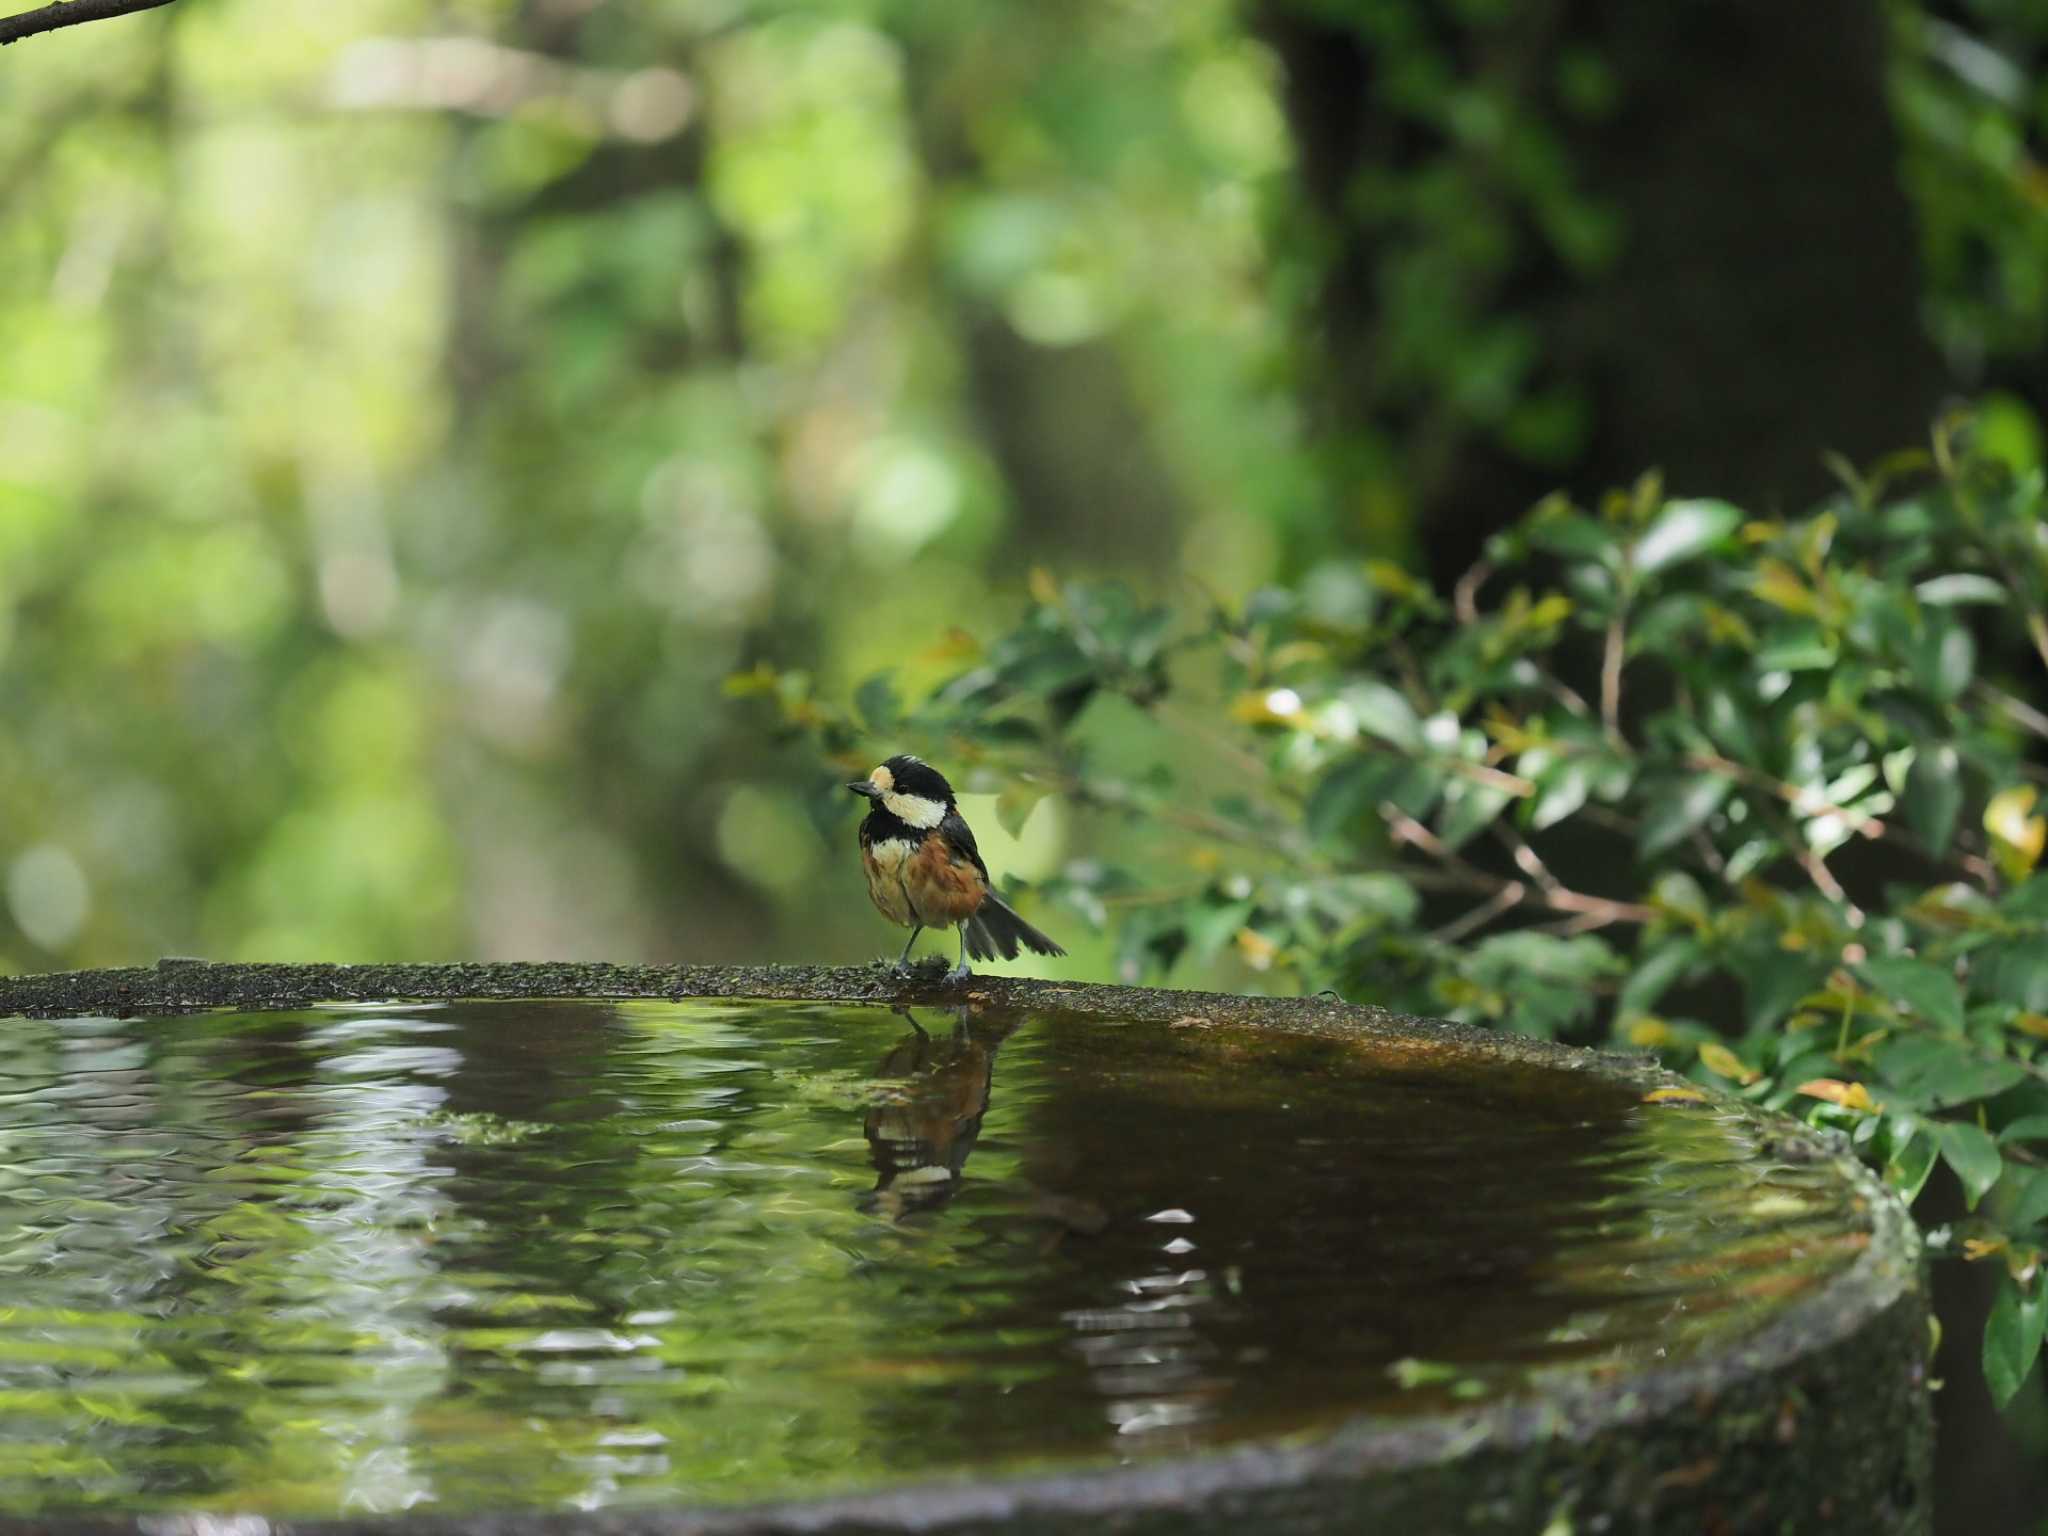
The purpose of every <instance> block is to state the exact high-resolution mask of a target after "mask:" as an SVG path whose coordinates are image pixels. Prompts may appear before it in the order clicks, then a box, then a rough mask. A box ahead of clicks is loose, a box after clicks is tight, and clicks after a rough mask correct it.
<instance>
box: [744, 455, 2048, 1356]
mask: <svg viewBox="0 0 2048 1536" xmlns="http://www.w3.org/2000/svg"><path fill="white" fill-rule="evenodd" d="M1921 458H1922V460H1924V465H1923V467H1921V468H1918V469H1916V470H1914V471H1913V472H1912V474H1913V475H1917V476H1918V478H1917V479H1916V478H1912V476H1911V475H1908V474H1906V473H1905V472H1903V471H1900V470H1897V469H1896V468H1895V469H1894V470H1892V471H1888V472H1887V473H1886V475H1885V476H1884V477H1882V479H1880V478H1879V477H1875V476H1872V477H1857V476H1854V475H1853V473H1852V475H1851V477H1850V485H1849V488H1848V489H1847V490H1846V491H1845V492H1844V493H1843V494H1842V495H1839V496H1837V497H1834V498H1832V499H1830V500H1829V501H1828V502H1826V503H1824V504H1823V505H1821V506H1819V507H1817V508H1815V509H1814V510H1813V511H1812V512H1811V513H1810V514H1809V515H1807V516H1805V517H1802V518H1794V519H1786V520H1765V519H1760V518H1752V517H1750V516H1748V515H1747V514H1745V513H1744V512H1742V511H1741V510H1740V509H1738V508H1736V507H1734V506H1731V505H1729V504H1727V503H1724V502H1718V501H1710V500H1674V499H1671V498H1668V497H1666V496H1665V495H1664V494H1663V491H1662V489H1661V487H1660V486H1659V484H1658V482H1657V481H1656V479H1655V478H1654V477H1649V476H1646V477H1644V478H1643V479H1642V480H1640V481H1638V482H1637V483H1636V484H1635V485H1634V486H1633V487H1631V488H1629V489H1628V490H1626V491H1623V492H1618V493H1616V494H1614V495H1612V496H1609V497H1607V498H1605V499H1604V500H1603V501H1602V502H1601V503H1600V504H1599V505H1598V506H1596V507H1592V508H1585V507H1580V506H1577V505H1574V504H1572V503H1570V502H1569V501H1567V500H1565V499H1563V498H1553V499H1551V500H1550V501H1547V502H1545V503H1544V504H1542V505H1541V506H1539V507H1537V508H1536V509H1534V510H1533V511H1532V512H1531V513H1530V514H1529V515H1528V517H1526V518H1525V519H1524V520H1523V521H1522V522H1521V523H1520V524H1518V525H1516V526H1515V527H1513V528H1511V529H1510V530H1508V531H1507V532H1505V533H1503V534H1501V535H1499V536H1498V537H1496V538H1495V539H1494V540H1493V541H1491V543H1490V544H1489V546H1488V548H1487V550H1486V551H1485V555H1484V558H1483V559H1482V560H1481V561H1480V562H1479V563H1478V564H1476V565H1475V566H1474V567H1473V568H1472V569H1471V570H1470V571H1468V572H1467V574H1466V575H1465V577H1464V578H1463V579H1461V580H1460V581H1459V582H1457V583H1456V585H1455V586H1454V588H1453V589H1452V590H1451V592H1450V593H1448V594H1445V595H1440V594H1438V593H1436V592H1434V591H1432V590H1431V589H1429V588H1428V587H1427V586H1426V585H1424V584H1423V583H1422V582H1420V581H1419V580H1418V579H1417V578H1415V577H1414V576H1413V575H1411V574H1409V573H1408V572H1406V571H1403V570H1401V569H1399V568H1397V567H1394V566H1391V565H1387V564H1385V563H1383V562H1367V563H1364V564H1362V565H1360V566H1356V567H1353V568H1350V569H1348V570H1344V569H1333V568H1325V569H1324V570H1322V571H1319V572H1317V573H1316V576H1315V578H1314V580H1313V583H1311V584H1305V585H1304V587H1303V588H1302V589H1301V590H1293V589H1287V588H1278V589H1272V590H1268V591H1262V592H1258V593H1254V594H1250V595H1249V596H1247V597H1246V598H1245V599H1244V601H1243V602H1242V603H1241V604H1237V605H1233V604H1226V603H1222V602H1212V603H1211V605H1210V607H1209V608H1208V609H1207V610H1206V611H1204V612H1201V613H1197V614H1192V615H1182V614H1176V613H1174V612H1172V611H1170V610H1168V609H1166V608H1164V607H1161V606H1156V605H1150V604H1147V603H1145V602H1143V601H1141V600H1140V599H1138V598H1137V597H1136V596H1135V595H1133V594H1132V593H1131V592H1129V591H1128V590H1126V589H1124V588H1121V587H1117V586H1092V585H1086V584H1078V583H1077V584H1070V585H1065V586H1062V585H1060V584H1059V583H1057V582H1055V581H1053V580H1052V579H1051V578H1050V577H1049V576H1045V575H1042V574H1041V575H1038V576H1036V577H1034V580H1033V583H1032V591H1033V595H1034V597H1035V598H1036V599H1037V604H1036V606H1035V607H1034V608H1033V610H1032V611H1031V613H1030V614H1029V615H1028V617H1027V618H1026V619H1025V620H1024V621H1023V622H1022V623H1021V624H1020V625H1019V626H1018V627H1017V628H1016V629H1014V630H1012V631H1011V632H1010V633H1008V634H1004V635H1000V636H997V637H995V638H994V639H993V640H991V641H990V642H989V644H988V646H987V647H986V649H985V650H983V651H981V652H980V653H978V654H977V655H975V656H974V657H973V658H972V660H971V661H970V662H969V663H968V664H967V665H966V667H965V669H964V670H962V671H960V672H959V673H957V674H956V675H954V676H951V677H948V678H943V679H939V680H937V681H936V684H935V686H933V687H931V688H930V689H929V690H928V691H926V692H925V693H924V694H923V695H922V696H921V697H920V699H919V700H918V701H917V702H915V703H914V704H912V705H911V706H909V707H906V706H905V705H904V703H903V701H902V700H901V699H900V698H899V697H898V694H897V691H896V685H895V683H894V682H893V681H892V680H891V679H889V678H886V677H885V678H874V679H869V680H868V681H867V682H866V683H864V684H863V685H862V686H861V688H860V690H859V692H858V694H857V695H856V700H855V707H854V709H853V710H851V711H848V710H845V709H841V708H837V707H835V706H834V705H833V704H831V703H830V702H828V701H824V700H820V699H819V698H817V697H816V696H815V693H814V692H813V691H812V690H811V689H810V687H809V685H808V683H807V681H799V680H796V679H792V678H789V677H784V676H776V675H773V674H766V673H752V674H747V675H746V676H745V677H744V678H741V679H738V680H736V688H737V691H741V692H755V693H761V694H764V695H772V696H774V697H775V698H776V699H778V700H779V701H780V703H781V706H782V709H783V717H784V720H785V722H786V723H787V724H788V725H789V727H790V728H791V729H792V730H794V731H798V732H800V733H801V734H803V735H804V736H805V737H806V738H807V739H808V740H809V742H810V744H811V746H812V748H813V749H814V750H822V751H823V752H824V754H825V755H827V756H828V757H833V758H834V770H833V771H834V773H835V774H837V773H838V772H839V770H841V769H844V770H848V771H853V772H858V771H860V770H861V769H863V768H864V767H865V766H866V765H867V764H868V763H869V762H872V761H873V760H875V758H876V757H878V756H881V755H886V753H887V752H889V751H896V750H904V749H911V750H921V751H923V752H925V753H926V754H927V755H929V756H932V757H934V758H937V759H941V760H943V761H945V762H946V763H947V764H949V765H950V766H953V767H954V768H955V769H956V779H957V778H961V777H964V779H965V780H966V787H967V788H968V789H970V790H973V789H983V790H991V789H993V790H1000V791H1001V792H1002V797H1001V798H1000V799H999V801H998V814H999V815H1000V816H1002V817H1003V820H1004V824H1005V825H1006V826H1010V827H1011V828H1012V830H1015V829H1016V827H1017V826H1020V825H1021V821H1022V817H1023V816H1024V815H1026V814H1028V812H1029V810H1030V808H1031V806H1032V805H1033V804H1034V803H1035V801H1036V798H1038V797H1042V796H1044V795H1047V794H1051V795H1056V796H1058V797H1060V798H1061V799H1062V800H1063V801H1064V802H1065V804H1066V806H1067V808H1068V812H1069V815H1070V816H1072V817H1074V818H1077V820H1078V822H1079V824H1078V826H1077V827H1076V835H1075V836H1074V838H1073V844H1072V845H1073V846H1074V847H1075V849H1076V850H1077V851H1079V852H1081V854H1082V856H1079V857H1076V858H1074V859H1072V860H1071V861H1070V862H1069V863H1067V864H1066V865H1065V866H1064V867H1063V868H1061V869H1059V870H1058V871H1057V872H1056V873H1054V874H1052V875H1051V876H1050V877H1048V878H1046V879H1044V880H1043V881H1041V882H1040V883H1039V885H1038V888H1037V890H1036V891H1034V892H1031V893H1029V894H1028V895H1027V896H1026V897H1025V898H1024V899H1026V900H1027V901H1028V900H1038V901H1051V902H1055V903H1059V904H1062V905H1064V906H1066V907H1068V908H1069V909H1071V910H1072V911H1073V912H1074V913H1077V914H1079V915H1080V916H1082V917H1083V918H1085V919H1086V920H1087V921H1089V922H1091V923H1094V924H1096V925H1098V926H1100V927H1101V928H1102V929H1103V930H1104V932H1105V940H1104V943H1105V946H1106V948H1107V951H1108V963H1109V964H1110V965H1112V966H1113V967H1114V969H1115V970H1116V971H1117V973H1118V974H1120V975H1121V976H1123V977H1124V978H1126V979H1129V980H1134V981H1135V980H1144V979H1151V978H1163V977H1166V976H1168V975H1170V974H1174V973H1176V972H1183V973H1184V972H1185V971H1187V970H1188V969H1191V968H1196V967H1202V968H1206V971H1207V977H1206V979H1209V980H1212V981H1220V982H1222V983H1223V984H1226V985H1233V986H1239V987H1244V986H1255V987H1266V986H1289V987H1299V988H1300V989H1302V990H1304V991H1320V990H1322V989H1325V988H1335V989H1337V990H1338V991H1339V992H1341V993H1344V994H1345V995H1350V996H1356V997H1360V998H1362V999H1367V1000H1370V1001H1373V1002H1376V1003H1380V1004H1383V1005H1385V1006H1387V1007H1390V1008H1394V1009H1397V1010H1400V1011H1404V1012H1410V1013H1418V1014H1436V1015H1440V1016H1446V1017H1451V1018H1457V1019H1462V1020H1466V1021H1470V1022H1478V1023H1487V1024H1494V1025H1498V1026H1501V1027H1504V1028H1508V1029H1514V1030H1519V1031H1523V1032H1526V1033H1531V1034H1538V1035H1557V1036H1565V1037H1568V1038H1573V1039H1578V1040H1584V1041H1588V1042H1594V1041H1604V1042H1606V1043H1609V1044H1616V1045H1621V1046H1624V1047H1628V1048H1633V1049H1650V1050H1655V1051H1658V1052H1660V1053H1662V1054H1663V1055H1664V1057H1665V1058H1666V1059H1667V1060H1668V1061H1669V1062H1670V1063H1671V1064H1672V1065H1674V1066H1677V1067H1680V1068H1682V1069H1685V1070H1687V1071H1690V1072H1691V1073H1692V1074H1693V1075H1694V1076H1695V1077H1698V1078H1700V1079H1702V1080H1705V1081H1715V1082H1718V1083H1719V1084H1720V1086H1722V1087H1723V1088H1726V1089H1728V1090H1729V1091H1735V1092H1740V1093H1743V1094H1745V1095H1747V1096H1749V1097H1752V1098H1756V1099H1759V1100H1761V1101H1763V1102H1766V1103H1769V1104H1772V1105H1774V1106H1777V1107H1782V1108H1786V1109H1790V1110H1794V1111H1797V1112H1799V1113H1802V1114H1804V1115H1805V1116H1806V1118H1808V1119H1809V1120H1810V1121H1813V1122H1815V1123H1817V1124H1822V1125H1828V1126H1833V1127H1836V1128H1839V1129H1841V1130H1843V1131H1844V1132H1846V1133H1847V1134H1849V1135H1850V1137H1851V1138H1852V1141H1853V1144H1854V1145H1856V1146H1857V1147H1859V1148H1860V1149H1861V1150H1862V1151H1863V1152H1864V1153H1865V1155H1866V1156H1868V1157H1869V1158H1870V1159H1871V1160H1872V1161H1873V1162H1874V1163H1876V1164H1877V1165H1878V1166H1879V1167H1880V1168H1881V1169H1882V1170H1883V1171H1884V1173H1885V1175H1886V1177H1887V1178H1889V1179H1890V1180H1891V1182H1892V1183H1893V1184H1894V1186H1895V1187H1896V1188H1898V1189H1899V1190H1900V1192H1901V1193H1902V1194H1904V1195H1905V1196H1907V1197H1908V1198H1911V1197H1913V1196H1915V1195H1917V1194H1918V1192H1919V1190H1920V1188H1921V1186H1922V1185H1923V1184H1924V1182H1925V1181H1926V1179H1927V1178H1928V1177H1929V1175H1930V1173H1931V1172H1932V1170H1933V1169H1935V1168H1936V1167H1938V1166H1941V1165H1943V1164H1946V1165H1947V1166H1948V1167H1949V1168H1950V1169H1951V1170H1952V1171H1953V1173H1954V1174H1955V1176H1956V1177H1957V1179H1958V1180H1959V1181H1960V1182H1961V1184H1962V1187H1963V1189H1964V1192H1965V1195H1966V1197H1967V1198H1968V1200H1969V1201H1970V1203H1971V1207H1972V1212H1973V1214H1972V1215H1971V1217H1970V1219H1969V1220H1968V1221H1967V1222H1966V1223H1964V1224H1963V1225H1962V1226H1961V1227H1959V1228H1958V1229H1957V1232H1958V1235H1959V1238H1960V1241H1961V1245H1962V1246H1961V1247H1960V1249H1959V1250H1958V1252H1959V1253H1960V1255H1961V1256H1963V1257H1965V1258H1971V1259H1975V1260H1978V1261H1980V1262H1988V1261H1993V1260H1996V1261H1999V1262H2002V1263H2004V1264H2005V1266H2006V1269H2007V1277H2006V1280H2005V1281H2004V1282H2003V1284H2004V1286H2005V1287H2006V1289H2004V1290H2002V1291H2001V1296H2002V1298H2004V1299H2003V1300H2002V1302H2001V1306H2002V1308H2003V1310H2002V1311H2001V1312H2000V1314H1999V1317H2000V1319H2002V1320H2001V1321H1999V1322H1998V1324H1997V1326H1995V1327H1994V1329H1993V1330H1992V1332H1991V1333H1990V1334H1988V1335H1987V1339H1986V1350H1987V1355H1986V1364H1987V1372H1988V1374H1989V1377H1990V1379H1991V1380H1992V1382H1993V1384H1994V1386H1995V1387H1996V1388H1997V1389H1998V1390H1999V1391H2001V1392H2004V1393H2006V1394H2007V1395H2009V1394H2010V1391H2012V1390H2015V1389H2016V1388H2017V1384H2018V1382H2019V1381H2020V1380H2021V1379H2023V1378H2024V1376H2025V1374H2026V1369H2027V1367H2028V1365H2029V1364H2030V1362H2031V1360H2032V1359H2033V1357H2034V1353H2035V1352H2036V1351H2038V1349H2039V1347H2040V1344H2041V1337H2042V1334H2043V1332H2044V1331H2048V1279H2044V1278H2043V1277H2042V1275H2041V1274H2040V1270H2041V1263H2040V1258H2041V1255H2042V1254H2043V1253H2044V1252H2048V1166H2044V1165H2043V1158H2044V1153H2048V873H2044V872H2043V870H2044V858H2048V807H2044V805H2043V797H2044V793H2048V791H2044V789H2043V783H2044V781H2048V767H2044V766H2043V763H2042V762H2041V760H2040V758H2041V754H2042V751H2043V745H2042V744H2043V742H2044V741H2048V713H2044V712H2043V711H2042V710H2040V709H2039V708H2037V707H2036V706H2035V705H2033V704H2031V703H2029V702H2028V700H2029V699H2030V698H2032V697H2034V696H2036V695H2037V694H2038V693H2039V691H2040V685H2041V680H2042V665H2043V661H2044V660H2048V658H2044V656H2043V655H2042V650H2043V648H2044V636H2048V620H2044V619H2043V618H2042V617H2041V615H2043V614H2044V613H2048V553H2044V551H2043V547H2042V545H2041V543H2040V539H2039V530H2040V528H2041V527H2042V525H2043V523H2044V521H2048V482H2044V476H2043V474H2042V472H2041V469H2040V468H2039V467H2038V466H2032V467H2029V466H2021V467H2018V468H2015V467H2014V466H2012V465H2010V464H2007V463H2003V462H2001V461H1999V460H1996V459H1992V458H1988V457H1985V456H1983V455H1981V454H1978V453H1975V452H1973V451H1972V449H1971V447H1970V445H1969V437H1968V433H1967V430H1966V429H1964V428H1961V427H1959V426H1957V425H1956V424H1955V423H1944V424H1942V426H1941V427H1940V428H1939V429H1938V431H1937V440H1936V449H1935V451H1934V452H1933V453H1932V454H1929V455H1922V456H1921ZM1880 486H1881V487H1882V489H1881V490H1880ZM1624 688H1626V702H1627V706H1628V707H1627V708H1626V709H1624V707H1623V702H1624ZM1588 693H1590V694H1591V697H1592V700H1593V702H1591V703H1589V701H1588Z"/></svg>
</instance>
